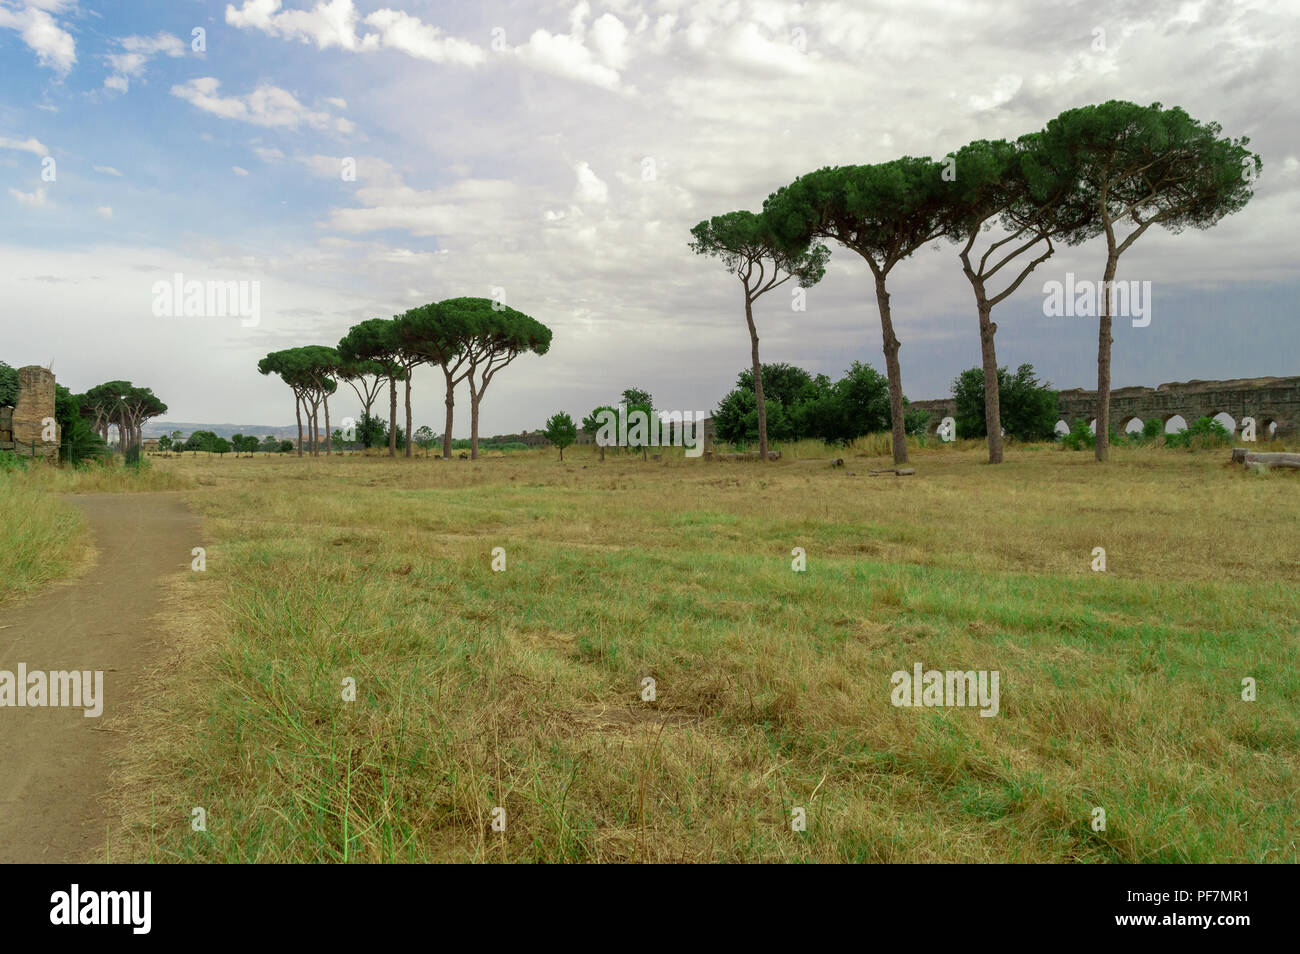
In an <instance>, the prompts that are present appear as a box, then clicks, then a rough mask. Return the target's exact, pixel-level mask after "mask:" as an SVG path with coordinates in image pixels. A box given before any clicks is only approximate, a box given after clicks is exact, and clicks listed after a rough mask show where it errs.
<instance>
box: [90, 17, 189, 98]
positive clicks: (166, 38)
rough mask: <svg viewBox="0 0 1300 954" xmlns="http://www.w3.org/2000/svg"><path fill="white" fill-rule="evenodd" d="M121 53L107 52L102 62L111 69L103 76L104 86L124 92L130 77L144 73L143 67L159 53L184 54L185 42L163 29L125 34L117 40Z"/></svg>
mask: <svg viewBox="0 0 1300 954" xmlns="http://www.w3.org/2000/svg"><path fill="white" fill-rule="evenodd" d="M118 43H119V44H120V45H121V47H122V49H123V50H124V51H125V52H123V53H109V54H107V55H106V56H105V57H104V62H105V63H106V64H108V66H109V67H110V68H111V69H112V71H113V72H112V74H111V75H109V76H107V77H105V79H104V86H105V87H106V88H107V89H115V90H118V91H119V92H123V93H125V92H126V91H127V88H128V87H129V86H130V81H131V79H132V78H136V77H140V76H143V75H144V68H145V66H147V65H148V63H149V61H150V60H151V59H152V58H153V57H154V56H156V55H157V54H159V53H162V54H163V55H165V56H170V57H178V56H184V55H185V44H184V43H182V42H181V40H180V39H179V38H178V37H175V36H173V35H172V34H170V33H167V32H165V31H161V30H160V31H159V32H158V33H156V34H155V35H154V36H125V37H122V39H120V40H118Z"/></svg>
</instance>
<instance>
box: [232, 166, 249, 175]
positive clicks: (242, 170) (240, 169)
mask: <svg viewBox="0 0 1300 954" xmlns="http://www.w3.org/2000/svg"><path fill="white" fill-rule="evenodd" d="M230 169H231V171H232V172H234V173H235V175H237V176H246V175H248V170H247V169H245V168H244V167H243V166H231V167H230Z"/></svg>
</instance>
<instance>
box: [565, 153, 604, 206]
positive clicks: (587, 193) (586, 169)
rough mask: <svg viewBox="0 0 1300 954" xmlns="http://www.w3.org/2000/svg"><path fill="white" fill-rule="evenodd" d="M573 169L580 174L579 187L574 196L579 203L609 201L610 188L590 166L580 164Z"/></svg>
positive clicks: (583, 163)
mask: <svg viewBox="0 0 1300 954" xmlns="http://www.w3.org/2000/svg"><path fill="white" fill-rule="evenodd" d="M573 169H574V171H575V172H576V173H577V174H578V187H577V189H575V190H574V196H575V197H576V198H577V200H578V201H579V202H608V201H609V186H607V185H606V184H605V183H604V182H602V181H601V180H600V178H599V177H597V175H596V173H594V172H592V171H591V166H590V165H588V164H587V163H585V162H579V163H576V164H575V165H574V167H573Z"/></svg>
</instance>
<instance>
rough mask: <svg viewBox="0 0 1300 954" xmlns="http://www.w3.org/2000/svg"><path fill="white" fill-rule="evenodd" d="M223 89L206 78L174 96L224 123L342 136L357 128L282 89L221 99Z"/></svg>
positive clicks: (261, 88) (268, 88) (184, 85)
mask: <svg viewBox="0 0 1300 954" xmlns="http://www.w3.org/2000/svg"><path fill="white" fill-rule="evenodd" d="M220 86H221V81H220V80H218V79H216V78H215V77H212V76H203V77H199V78H198V79H192V80H189V81H188V82H185V83H181V84H179V85H177V86H173V87H172V95H173V96H177V97H179V98H181V99H183V100H185V101H186V102H188V103H190V104H192V105H194V106H197V107H198V108H199V109H202V110H204V111H205V112H209V113H212V114H213V115H214V116H220V117H221V118H222V119H234V120H238V121H240V122H246V123H252V124H253V125H255V126H268V127H284V128H288V129H297V128H298V127H299V126H302V125H304V124H305V125H307V126H310V127H312V128H313V129H333V130H336V131H338V132H341V133H349V132H352V130H353V128H354V127H353V125H352V123H351V122H349V121H348V120H346V119H340V118H337V117H334V116H331V115H330V114H329V113H324V112H314V111H312V110H310V109H308V108H307V107H306V106H304V105H303V104H302V103H300V102H299V101H298V98H297V97H296V96H294V95H293V94H292V93H290V92H289V91H288V90H283V89H281V88H280V87H278V86H270V85H263V86H259V87H258V88H257V89H255V90H253V92H251V93H249V94H248V95H246V96H242V97H241V96H219V95H218V94H217V90H218V89H219V88H220Z"/></svg>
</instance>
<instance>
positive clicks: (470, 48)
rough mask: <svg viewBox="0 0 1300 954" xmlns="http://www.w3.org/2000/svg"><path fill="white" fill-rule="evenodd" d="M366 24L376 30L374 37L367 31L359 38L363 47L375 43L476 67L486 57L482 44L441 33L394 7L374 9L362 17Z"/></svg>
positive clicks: (417, 54)
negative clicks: (361, 39) (476, 44)
mask: <svg viewBox="0 0 1300 954" xmlns="http://www.w3.org/2000/svg"><path fill="white" fill-rule="evenodd" d="M366 24H367V25H368V26H372V27H374V28H375V29H377V30H379V35H378V39H376V37H375V34H373V33H371V34H367V36H366V37H365V39H364V40H363V43H364V44H365V45H366V47H367V48H370V47H373V46H374V45H375V44H376V43H377V44H378V45H381V46H385V47H388V48H391V49H394V50H401V51H402V52H403V53H406V54H407V55H409V56H414V57H416V58H417V59H421V60H428V61H429V62H431V63H454V64H456V65H458V66H477V65H478V64H480V63H482V62H483V61H484V60H485V59H487V54H486V53H484V52H483V48H482V47H479V46H475V45H474V44H473V43H470V42H468V41H466V40H461V39H457V38H456V37H451V36H444V35H443V32H442V31H441V30H440V29H438V28H437V27H435V26H429V25H428V24H426V23H424V22H422V21H421V20H419V19H417V18H416V17H413V16H411V15H410V14H407V13H402V12H400V11H398V10H376V11H375V12H374V13H372V14H370V16H368V17H366Z"/></svg>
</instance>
